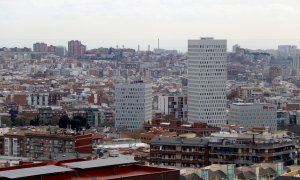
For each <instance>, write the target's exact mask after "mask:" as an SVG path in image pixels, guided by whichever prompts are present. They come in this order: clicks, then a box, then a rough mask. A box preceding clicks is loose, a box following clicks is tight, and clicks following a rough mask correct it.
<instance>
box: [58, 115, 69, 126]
mask: <svg viewBox="0 0 300 180" xmlns="http://www.w3.org/2000/svg"><path fill="white" fill-rule="evenodd" d="M68 124H70V118H69V116H68V115H63V116H61V117H60V118H59V122H58V126H59V127H60V128H64V129H66V128H67V126H68Z"/></svg>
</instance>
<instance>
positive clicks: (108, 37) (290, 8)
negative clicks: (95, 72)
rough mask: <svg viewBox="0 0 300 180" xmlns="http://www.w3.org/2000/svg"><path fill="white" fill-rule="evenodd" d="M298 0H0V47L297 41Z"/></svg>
mask: <svg viewBox="0 0 300 180" xmlns="http://www.w3.org/2000/svg"><path fill="white" fill-rule="evenodd" d="M299 9H300V1H299V0H0V47H2V46H6V47H10V46H29V47H32V44H33V43H34V42H37V41H39V42H40V41H42V42H46V43H47V44H53V45H64V46H66V45H67V41H68V40H71V39H78V40H81V41H82V42H83V43H84V44H86V45H87V46H88V49H90V48H95V47H101V46H103V47H107V46H113V47H115V46H116V45H119V46H122V45H125V47H131V48H137V45H138V44H140V45H141V48H142V49H146V48H147V45H148V44H150V45H151V48H153V47H157V38H158V37H159V38H160V47H161V48H168V49H170V48H175V49H180V50H182V51H185V50H186V47H187V39H197V38H199V37H202V36H214V37H215V38H222V39H223V38H224V39H228V46H229V48H231V47H230V46H232V45H233V44H235V43H238V44H240V45H241V46H242V47H248V48H253V49H257V48H262V49H266V48H276V47H277V45H278V44H296V45H298V46H300V20H299V17H300V10H299Z"/></svg>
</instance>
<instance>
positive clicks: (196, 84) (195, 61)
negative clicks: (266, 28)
mask: <svg viewBox="0 0 300 180" xmlns="http://www.w3.org/2000/svg"><path fill="white" fill-rule="evenodd" d="M226 50H227V41H226V40H215V39H213V38H201V39H200V40H189V41H188V121H190V122H197V121H199V120H200V121H202V122H204V123H207V124H209V125H213V126H218V127H220V126H222V125H224V124H226V114H225V113H226V94H225V91H226V79H227V70H226V64H227V53H226Z"/></svg>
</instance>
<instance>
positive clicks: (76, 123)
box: [71, 116, 90, 131]
mask: <svg viewBox="0 0 300 180" xmlns="http://www.w3.org/2000/svg"><path fill="white" fill-rule="evenodd" d="M71 127H72V129H75V130H77V131H80V130H82V127H85V128H86V129H88V128H90V126H89V124H88V123H87V119H86V118H85V117H82V116H74V118H73V119H72V120H71Z"/></svg>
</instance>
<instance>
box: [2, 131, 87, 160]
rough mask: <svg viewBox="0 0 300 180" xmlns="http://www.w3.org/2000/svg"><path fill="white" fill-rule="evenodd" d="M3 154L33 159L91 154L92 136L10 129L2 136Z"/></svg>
mask: <svg viewBox="0 0 300 180" xmlns="http://www.w3.org/2000/svg"><path fill="white" fill-rule="evenodd" d="M3 141H4V143H3V147H2V148H3V150H2V152H3V154H2V155H5V156H13V157H31V158H33V159H36V158H40V157H45V158H49V159H52V158H53V157H50V156H52V155H55V154H59V153H91V152H92V134H91V133H89V134H88V133H87V134H78V135H76V134H74V133H73V134H71V133H69V134H68V133H64V131H56V130H55V131H39V130H37V131H33V130H32V129H12V130H11V131H9V132H7V133H5V134H4V135H3Z"/></svg>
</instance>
